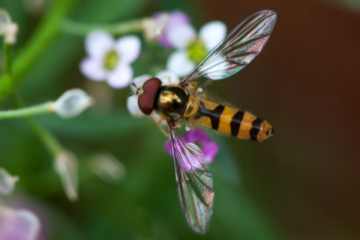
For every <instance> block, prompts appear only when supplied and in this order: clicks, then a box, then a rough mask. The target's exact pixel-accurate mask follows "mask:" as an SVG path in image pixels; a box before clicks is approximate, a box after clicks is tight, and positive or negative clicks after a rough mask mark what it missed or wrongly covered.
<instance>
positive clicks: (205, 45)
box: [167, 21, 226, 77]
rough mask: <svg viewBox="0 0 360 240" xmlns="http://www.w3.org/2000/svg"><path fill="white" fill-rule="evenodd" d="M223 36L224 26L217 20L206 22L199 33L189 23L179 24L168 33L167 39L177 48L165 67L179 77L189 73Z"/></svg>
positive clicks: (224, 32)
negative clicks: (174, 29)
mask: <svg viewBox="0 0 360 240" xmlns="http://www.w3.org/2000/svg"><path fill="white" fill-rule="evenodd" d="M225 37H226V26H225V24H224V23H222V22H219V21H213V22H209V23H207V24H206V25H204V26H203V27H202V28H201V29H200V32H199V34H196V33H195V30H194V28H193V27H192V26H191V25H190V24H185V25H181V27H178V28H177V30H176V31H172V32H171V34H170V35H169V41H170V42H171V44H172V45H173V46H175V47H176V49H177V50H176V51H175V52H174V53H173V54H171V55H170V57H169V59H168V62H167V68H168V69H169V70H170V71H172V72H174V73H176V74H177V75H178V76H180V77H183V76H185V75H187V74H190V73H191V71H192V70H193V69H194V68H195V66H196V65H197V64H199V63H200V62H201V61H202V60H203V59H204V58H205V57H206V55H207V54H208V53H209V52H210V51H211V50H212V49H213V48H214V47H216V45H217V44H219V43H220V42H221V41H223V40H224V39H225Z"/></svg>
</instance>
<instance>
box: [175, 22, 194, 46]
mask: <svg viewBox="0 0 360 240" xmlns="http://www.w3.org/2000/svg"><path fill="white" fill-rule="evenodd" d="M195 37H196V34H195V30H194V28H193V27H192V26H191V25H190V24H181V25H178V26H174V27H172V28H171V29H169V30H168V40H169V43H170V44H171V45H172V46H173V47H175V48H180V49H184V48H185V47H186V46H187V45H188V44H189V42H190V41H191V40H193V39H194V38H195Z"/></svg>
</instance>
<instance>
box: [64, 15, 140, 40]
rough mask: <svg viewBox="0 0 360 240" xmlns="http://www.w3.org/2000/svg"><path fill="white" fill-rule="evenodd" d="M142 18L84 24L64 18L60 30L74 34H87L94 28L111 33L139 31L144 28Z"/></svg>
mask: <svg viewBox="0 0 360 240" xmlns="http://www.w3.org/2000/svg"><path fill="white" fill-rule="evenodd" d="M144 20H145V19H139V20H132V21H128V22H123V23H118V24H85V23H78V22H74V21H71V20H69V19H65V20H64V21H63V23H62V26H61V27H62V30H63V31H64V32H66V33H70V34H74V35H81V36H83V35H87V34H88V33H89V32H92V31H95V30H103V31H106V32H109V33H111V34H117V35H120V34H125V33H131V32H141V31H143V30H144Z"/></svg>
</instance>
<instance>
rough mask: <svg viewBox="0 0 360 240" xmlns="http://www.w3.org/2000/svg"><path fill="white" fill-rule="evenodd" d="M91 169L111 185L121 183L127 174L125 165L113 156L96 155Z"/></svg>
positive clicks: (91, 163)
mask: <svg viewBox="0 0 360 240" xmlns="http://www.w3.org/2000/svg"><path fill="white" fill-rule="evenodd" d="M90 167H91V169H92V171H93V172H94V173H95V174H96V175H97V176H98V177H99V178H101V179H102V180H103V181H105V182H109V183H114V182H116V181H119V180H120V179H122V178H123V177H124V176H125V174H126V172H125V167H124V165H123V164H122V163H121V162H120V161H119V160H118V159H116V158H115V157H114V156H113V155H111V154H97V155H95V156H94V157H93V158H92V160H91V162H90Z"/></svg>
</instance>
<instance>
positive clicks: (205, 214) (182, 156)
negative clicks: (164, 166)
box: [169, 128, 214, 234]
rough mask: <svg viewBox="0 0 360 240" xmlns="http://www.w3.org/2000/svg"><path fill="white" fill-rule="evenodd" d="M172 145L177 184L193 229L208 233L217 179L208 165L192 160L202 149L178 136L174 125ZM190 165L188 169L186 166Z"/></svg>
mask: <svg viewBox="0 0 360 240" xmlns="http://www.w3.org/2000/svg"><path fill="white" fill-rule="evenodd" d="M169 143H170V148H171V156H172V158H173V162H174V167H175V176H176V183H177V188H178V194H179V199H180V204H181V208H182V211H183V213H184V215H185V218H186V221H187V222H188V224H189V226H190V227H191V228H192V230H193V231H195V232H197V233H202V234H203V233H205V232H206V231H207V228H208V224H209V222H210V219H211V216H212V213H213V201H214V190H213V178H212V174H211V173H210V172H209V171H208V170H207V168H206V167H205V166H201V165H199V164H197V163H196V161H192V159H193V158H196V157H199V156H200V153H201V152H199V149H197V148H196V146H194V145H193V144H187V143H185V142H183V141H182V140H181V138H178V137H176V135H175V129H171V128H170V142H169ZM186 164H188V165H187V167H186V169H188V170H186V171H185V170H184V166H183V165H186Z"/></svg>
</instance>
